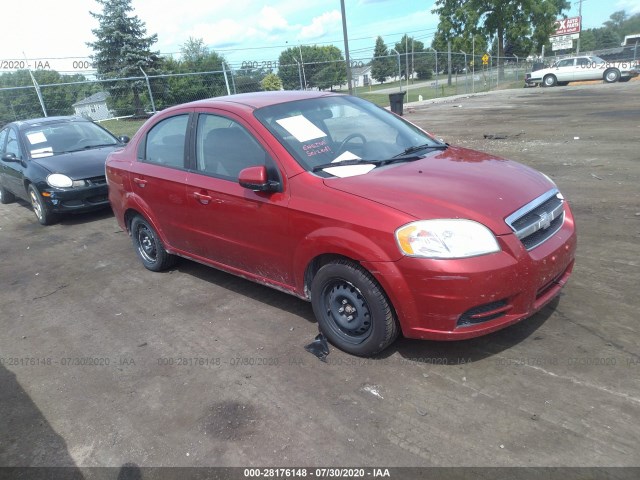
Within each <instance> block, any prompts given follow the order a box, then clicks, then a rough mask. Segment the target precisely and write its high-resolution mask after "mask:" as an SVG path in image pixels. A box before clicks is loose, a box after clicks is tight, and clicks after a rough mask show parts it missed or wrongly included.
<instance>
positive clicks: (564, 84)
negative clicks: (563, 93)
mask: <svg viewBox="0 0 640 480" xmlns="http://www.w3.org/2000/svg"><path fill="white" fill-rule="evenodd" d="M567 85H569V82H558V86H559V87H566V86H567Z"/></svg>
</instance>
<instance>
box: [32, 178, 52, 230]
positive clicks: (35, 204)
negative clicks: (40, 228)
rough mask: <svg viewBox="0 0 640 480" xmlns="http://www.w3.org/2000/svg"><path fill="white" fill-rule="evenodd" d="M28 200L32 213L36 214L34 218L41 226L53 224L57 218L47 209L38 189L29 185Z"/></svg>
mask: <svg viewBox="0 0 640 480" xmlns="http://www.w3.org/2000/svg"><path fill="white" fill-rule="evenodd" d="M29 200H30V201H31V208H33V213H35V214H36V218H37V219H38V222H40V224H41V225H51V224H52V223H55V221H56V220H57V219H58V216H57V215H56V214H55V213H52V212H51V211H50V210H49V207H47V205H46V203H45V202H44V200H43V199H42V195H40V192H39V191H38V189H37V188H36V187H34V186H33V185H29Z"/></svg>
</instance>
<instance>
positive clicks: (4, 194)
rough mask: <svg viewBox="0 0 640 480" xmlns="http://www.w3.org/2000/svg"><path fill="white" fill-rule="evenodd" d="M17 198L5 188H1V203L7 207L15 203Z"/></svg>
mask: <svg viewBox="0 0 640 480" xmlns="http://www.w3.org/2000/svg"><path fill="white" fill-rule="evenodd" d="M15 199H16V196H15V195H14V194H13V193H11V192H10V191H9V190H7V189H6V188H4V187H0V203H2V204H3V205H6V204H7V203H11V202H13V201H15Z"/></svg>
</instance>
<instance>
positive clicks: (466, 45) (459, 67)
mask: <svg viewBox="0 0 640 480" xmlns="http://www.w3.org/2000/svg"><path fill="white" fill-rule="evenodd" d="M446 28H447V26H446V24H443V23H442V22H441V23H440V24H439V25H438V30H437V31H436V33H435V35H434V36H433V41H432V42H431V47H432V48H433V49H434V50H436V51H438V52H439V54H438V68H439V69H440V68H441V65H442V66H444V68H445V69H446V62H447V61H448V56H447V54H446V52H447V41H448V40H451V53H452V55H451V63H452V65H451V70H452V71H453V72H462V71H464V69H465V68H469V67H470V66H471V62H472V61H473V56H472V55H473V53H474V52H475V54H476V56H478V55H479V56H482V55H483V54H484V53H485V52H486V51H487V38H486V37H485V36H484V35H480V34H476V35H471V33H470V32H469V31H464V32H463V33H462V34H461V35H459V36H452V37H450V38H447V37H448V36H449V35H448V31H447V30H446ZM474 37H475V38H474ZM462 52H464V53H466V54H467V56H466V64H465V56H464V54H462Z"/></svg>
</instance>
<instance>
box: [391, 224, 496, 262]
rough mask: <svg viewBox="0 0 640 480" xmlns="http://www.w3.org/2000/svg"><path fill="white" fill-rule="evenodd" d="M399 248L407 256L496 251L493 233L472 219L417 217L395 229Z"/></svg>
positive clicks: (458, 256)
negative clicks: (427, 218)
mask: <svg viewBox="0 0 640 480" xmlns="http://www.w3.org/2000/svg"><path fill="white" fill-rule="evenodd" d="M396 241H397V242H398V246H399V247H400V251H401V252H402V253H404V254H405V255H409V256H410V257H423V258H465V257H474V256H477V255H485V254H487V253H494V252H499V251H500V246H499V245H498V241H497V240H496V237H495V236H494V235H493V233H491V231H490V230H489V229H488V228H487V227H485V226H484V225H482V224H480V223H478V222H474V221H472V220H461V219H445V220H420V221H418V222H413V223H409V224H408V225H405V226H403V227H400V228H399V229H398V230H396Z"/></svg>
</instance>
